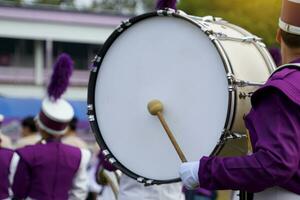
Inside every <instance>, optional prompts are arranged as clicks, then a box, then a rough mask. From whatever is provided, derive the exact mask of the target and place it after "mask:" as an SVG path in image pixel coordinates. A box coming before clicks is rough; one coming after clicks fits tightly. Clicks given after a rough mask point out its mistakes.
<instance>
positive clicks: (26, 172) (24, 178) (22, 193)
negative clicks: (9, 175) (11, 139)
mask: <svg viewBox="0 0 300 200" xmlns="http://www.w3.org/2000/svg"><path fill="white" fill-rule="evenodd" d="M29 188H30V168H29V166H28V164H27V163H26V161H25V160H24V159H23V158H22V157H21V156H20V160H19V163H18V166H17V170H16V173H15V176H14V180H13V185H12V190H13V193H14V197H15V198H17V199H24V198H26V197H27V196H28V192H29Z"/></svg>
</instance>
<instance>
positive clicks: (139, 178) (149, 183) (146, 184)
mask: <svg viewBox="0 0 300 200" xmlns="http://www.w3.org/2000/svg"><path fill="white" fill-rule="evenodd" d="M136 181H137V182H139V183H143V184H144V186H145V187H147V186H151V185H153V180H151V179H145V178H143V177H138V178H137V179H136Z"/></svg>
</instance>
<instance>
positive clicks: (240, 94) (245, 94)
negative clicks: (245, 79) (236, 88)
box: [239, 92, 254, 99]
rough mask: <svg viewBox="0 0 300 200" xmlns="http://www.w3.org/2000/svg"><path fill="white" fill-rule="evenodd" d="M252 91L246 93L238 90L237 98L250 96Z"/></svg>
mask: <svg viewBox="0 0 300 200" xmlns="http://www.w3.org/2000/svg"><path fill="white" fill-rule="evenodd" d="M253 93H254V92H248V93H246V92H240V93H239V98H240V99H246V98H247V97H248V98H251V96H252V95H253Z"/></svg>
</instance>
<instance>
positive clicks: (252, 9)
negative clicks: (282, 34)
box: [178, 0, 281, 45]
mask: <svg viewBox="0 0 300 200" xmlns="http://www.w3.org/2000/svg"><path fill="white" fill-rule="evenodd" d="M280 7H281V1H279V0H251V1H245V0H226V1H224V0H181V1H180V3H179V5H178V8H179V9H181V10H183V11H185V12H186V13H188V14H191V15H196V16H206V15H212V16H216V17H222V18H223V19H225V20H226V21H229V22H230V23H233V24H235V25H238V26H240V27H242V28H245V29H246V30H248V31H250V32H251V33H253V34H255V35H257V36H259V37H261V38H263V39H264V42H265V43H266V44H267V45H275V44H276V41H275V35H276V30H277V27H278V18H279V15H280Z"/></svg>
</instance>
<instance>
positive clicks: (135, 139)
mask: <svg viewBox="0 0 300 200" xmlns="http://www.w3.org/2000/svg"><path fill="white" fill-rule="evenodd" d="M153 99H159V100H160V101H161V102H162V103H163V104H164V112H163V115H164V116H165V119H166V121H167V123H168V124H169V127H170V129H171V130H172V131H173V134H174V135H175V138H176V140H177V142H178V143H179V145H180V146H181V148H182V150H183V152H184V154H185V155H186V157H187V159H188V161H196V160H199V159H200V158H201V157H202V156H208V155H210V153H211V152H212V151H213V149H214V147H215V146H216V144H217V142H218V140H219V137H220V135H221V132H222V130H223V128H224V124H225V121H226V116H227V108H228V83H227V78H226V72H225V69H224V66H223V63H222V60H221V57H220V55H219V53H218V51H217V50H216V48H215V46H214V45H213V43H212V42H211V41H210V40H209V38H208V37H207V36H206V35H205V34H204V33H203V32H202V31H201V29H200V28H199V27H197V26H196V25H195V24H192V23H190V22H188V21H187V20H185V19H183V18H175V17H151V18H147V19H144V20H141V21H139V22H137V23H134V24H132V25H131V26H130V27H129V28H128V29H127V30H125V31H124V32H123V33H121V34H120V36H119V37H117V38H116V40H115V41H114V42H113V43H112V45H111V46H110V48H109V49H108V51H107V53H106V54H105V56H104V57H103V61H102V63H101V66H100V69H99V71H98V75H97V79H96V86H95V91H94V102H95V105H94V107H95V115H96V121H97V124H98V127H99V129H100V132H101V133H99V134H101V137H102V139H103V141H104V142H105V144H106V146H107V147H108V150H109V151H110V152H111V154H112V155H113V156H114V157H115V158H116V160H117V161H118V162H119V163H121V164H122V165H123V166H125V167H126V168H127V169H128V170H129V171H131V172H132V173H134V174H136V175H138V176H141V177H145V178H147V179H152V180H160V181H167V180H171V179H177V178H179V174H178V170H179V166H180V163H181V161H180V159H179V157H178V155H177V154H176V151H175V150H174V148H173V146H172V144H171V142H170V140H169V139H168V137H167V135H166V133H165V132H164V130H163V128H162V126H161V124H160V122H159V120H158V119H157V117H155V116H152V115H150V114H149V112H148V110H147V104H148V102H149V101H151V100H153Z"/></svg>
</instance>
